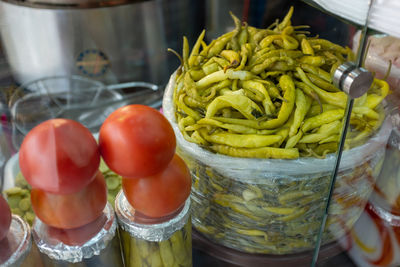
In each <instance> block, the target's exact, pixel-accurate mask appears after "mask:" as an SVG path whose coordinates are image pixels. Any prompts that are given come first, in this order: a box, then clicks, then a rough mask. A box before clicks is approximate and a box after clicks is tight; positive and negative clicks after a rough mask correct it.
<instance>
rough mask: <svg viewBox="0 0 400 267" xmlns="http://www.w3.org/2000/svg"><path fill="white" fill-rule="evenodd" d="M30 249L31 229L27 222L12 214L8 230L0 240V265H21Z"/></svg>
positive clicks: (5, 266)
mask: <svg viewBox="0 0 400 267" xmlns="http://www.w3.org/2000/svg"><path fill="white" fill-rule="evenodd" d="M31 249H32V238H31V230H30V228H29V225H28V223H27V222H25V221H24V220H22V219H21V217H19V216H18V215H15V214H13V215H12V220H11V225H10V230H9V232H8V234H7V236H6V237H5V238H4V239H3V240H1V241H0V266H2V267H3V266H4V267H8V266H21V265H22V264H23V263H24V261H25V260H28V259H27V256H28V254H29V253H30V251H31Z"/></svg>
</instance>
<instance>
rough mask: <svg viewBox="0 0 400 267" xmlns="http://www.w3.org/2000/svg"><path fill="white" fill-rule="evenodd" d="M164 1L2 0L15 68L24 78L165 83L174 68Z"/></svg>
mask: <svg viewBox="0 0 400 267" xmlns="http://www.w3.org/2000/svg"><path fill="white" fill-rule="evenodd" d="M162 2H163V1H161V0H156V1H138V0H136V1H134V0H130V1H127V0H114V1H99V0H86V1H77V0H42V1H38V0H30V1H29V0H28V1H17V0H0V34H1V39H2V42H3V47H4V50H5V54H6V56H7V59H8V62H9V64H10V67H11V70H12V73H13V75H14V77H15V79H16V80H17V81H18V82H19V83H21V84H22V83H26V82H29V81H32V80H35V79H40V78H42V77H48V76H60V75H83V76H87V77H90V78H93V79H97V80H100V81H102V82H105V83H107V84H113V83H121V82H127V81H133V80H139V81H146V82H151V83H154V84H159V85H160V84H165V83H166V82H167V80H168V76H169V69H170V68H169V66H168V61H167V52H166V51H167V47H168V44H167V40H166V33H165V27H164V26H165V23H164V17H165V15H164V12H163V8H162V4H163V3H162ZM171 2H175V4H176V3H177V2H178V5H182V4H181V3H184V2H187V1H171ZM180 36H181V35H180Z"/></svg>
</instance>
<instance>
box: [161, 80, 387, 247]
mask: <svg viewBox="0 0 400 267" xmlns="http://www.w3.org/2000/svg"><path fill="white" fill-rule="evenodd" d="M175 78H176V75H175V74H174V75H172V76H171V79H170V82H169V84H168V85H167V88H166V91H165V95H164V100H163V110H164V114H165V116H166V117H167V118H168V120H169V121H170V122H171V124H172V126H173V128H174V131H175V135H176V137H177V153H178V154H179V155H180V156H181V157H182V158H183V159H184V160H185V162H186V164H187V165H188V167H189V169H190V171H191V175H192V193H191V200H192V213H191V215H192V223H193V226H194V228H195V229H196V230H198V231H199V232H200V233H201V234H203V235H204V236H205V237H207V238H208V239H210V240H212V241H214V242H215V243H217V244H220V245H223V246H226V247H229V248H233V249H236V250H239V251H243V252H249V253H263V254H290V253H297V252H302V251H307V250H311V249H313V248H314V245H315V238H316V236H317V233H318V230H319V227H320V222H321V219H322V214H323V211H324V207H325V206H324V205H325V201H326V197H327V196H328V190H329V181H330V175H331V172H332V170H333V166H334V161H335V154H334V153H332V154H328V155H326V156H325V158H315V157H299V158H297V159H262V158H240V157H231V156H227V155H222V154H218V153H213V152H211V151H209V150H207V149H205V148H204V147H202V146H200V145H198V144H195V143H192V142H188V141H187V140H185V138H184V136H183V135H182V133H181V131H180V128H179V127H180V126H179V125H178V123H177V121H176V113H175V112H176V111H175V109H174V104H173V92H174V87H175ZM391 129H392V126H391V123H390V120H388V119H386V120H384V122H383V123H382V126H381V127H380V129H379V131H377V132H376V133H375V135H373V136H372V137H371V138H370V139H369V140H368V141H367V142H365V143H364V144H363V145H361V146H357V147H354V148H351V149H349V150H346V151H344V153H343V157H342V163H341V165H340V169H339V174H338V177H337V180H336V184H335V190H334V194H333V199H332V203H331V206H330V210H329V214H330V216H329V217H328V222H327V228H326V231H325V233H324V236H323V243H324V244H326V243H329V242H331V241H333V240H335V239H338V238H340V237H342V236H343V235H344V234H346V231H348V230H349V229H351V227H352V225H353V224H354V223H355V222H356V220H357V219H358V218H359V216H360V214H361V213H362V211H363V209H364V207H365V205H366V203H367V200H368V197H369V196H370V194H371V192H372V190H373V185H374V184H375V180H376V178H377V176H378V174H379V172H380V170H381V167H382V162H383V159H384V152H385V146H384V145H385V144H386V142H387V139H388V136H389V134H390V131H391Z"/></svg>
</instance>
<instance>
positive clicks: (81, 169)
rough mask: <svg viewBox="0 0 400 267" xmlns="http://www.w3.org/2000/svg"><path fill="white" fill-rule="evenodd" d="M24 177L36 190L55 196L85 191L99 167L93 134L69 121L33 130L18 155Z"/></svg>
mask: <svg viewBox="0 0 400 267" xmlns="http://www.w3.org/2000/svg"><path fill="white" fill-rule="evenodd" d="M19 165H20V167H21V171H22V174H23V175H24V177H25V178H26V180H27V181H28V183H29V184H30V185H31V186H32V187H33V188H38V189H41V190H43V191H46V192H50V193H54V194H71V193H74V192H78V191H80V190H82V189H83V188H84V187H85V186H86V185H88V184H89V183H90V182H91V181H92V180H93V179H94V176H95V174H96V172H97V170H98V168H99V165H100V152H99V149H98V146H97V143H96V140H95V139H94V137H93V135H92V134H91V132H90V131H89V130H88V129H87V128H85V127H84V126H83V125H82V124H80V123H78V122H76V121H73V120H68V119H52V120H48V121H45V122H43V123H41V124H39V125H38V126H36V127H35V128H33V129H32V130H31V131H30V132H29V133H28V134H27V135H26V137H25V139H24V141H23V143H22V145H21V150H20V152H19Z"/></svg>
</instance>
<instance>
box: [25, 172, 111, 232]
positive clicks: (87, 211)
mask: <svg viewBox="0 0 400 267" xmlns="http://www.w3.org/2000/svg"><path fill="white" fill-rule="evenodd" d="M31 202H32V208H33V211H34V212H35V213H36V216H37V217H39V219H40V220H41V221H42V222H44V223H45V224H47V225H49V226H52V227H55V228H61V229H72V228H77V227H81V226H83V225H85V224H88V223H90V222H93V221H94V220H96V219H97V218H98V217H99V216H100V215H101V214H102V212H103V209H104V207H105V205H106V203H107V187H106V182H105V180H104V177H103V174H102V173H101V172H100V171H98V172H97V175H96V176H95V179H94V180H93V181H92V182H91V183H90V184H88V186H87V187H85V188H84V189H82V190H81V191H79V192H75V193H72V194H64V195H59V194H53V193H48V192H45V191H43V190H40V189H37V188H32V191H31Z"/></svg>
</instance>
